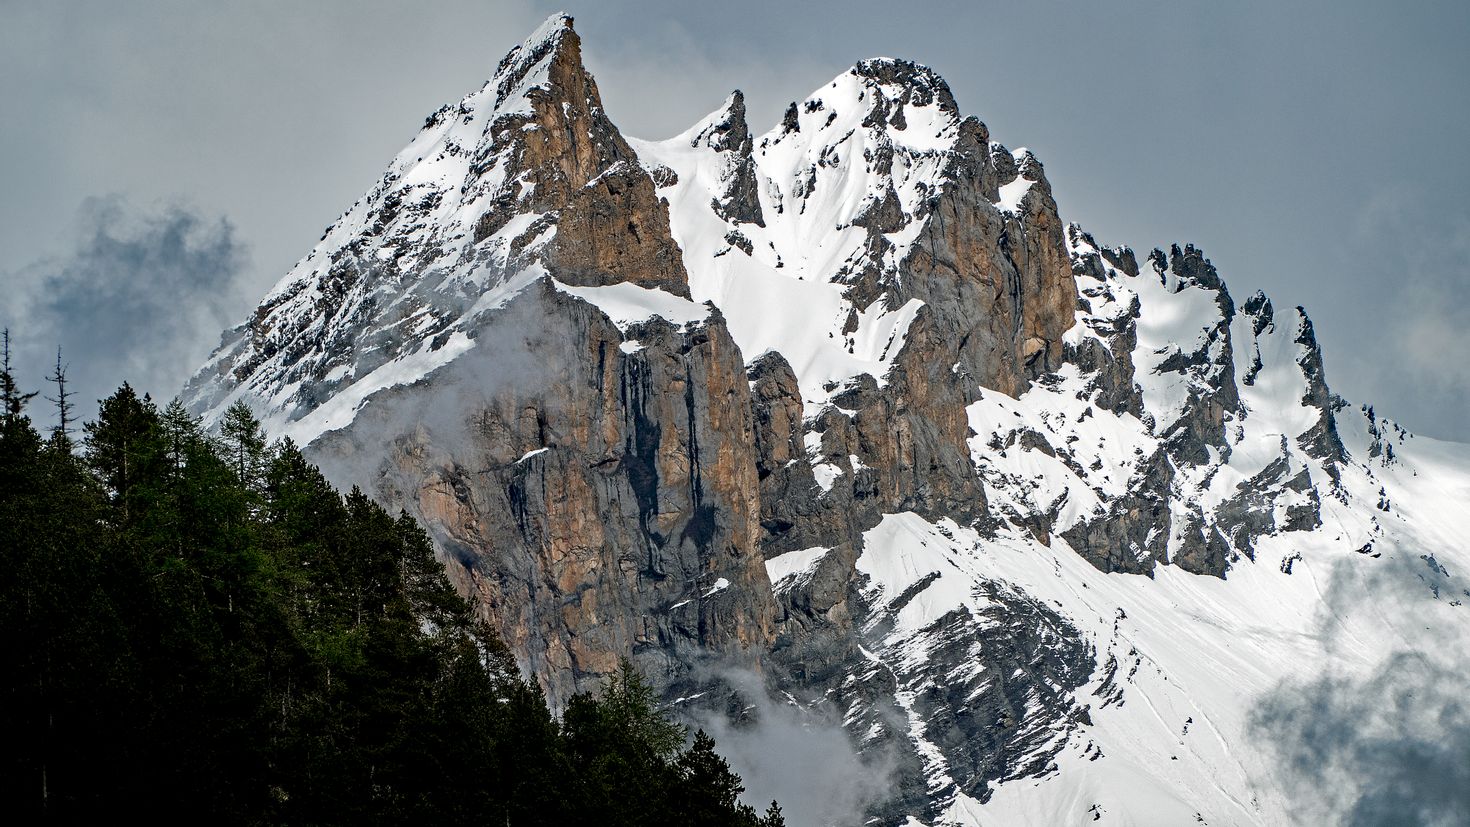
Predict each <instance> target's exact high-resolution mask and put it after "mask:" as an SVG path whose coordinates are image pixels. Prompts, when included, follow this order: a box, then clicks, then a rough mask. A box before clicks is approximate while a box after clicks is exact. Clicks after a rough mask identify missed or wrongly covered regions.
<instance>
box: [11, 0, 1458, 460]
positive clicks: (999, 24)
mask: <svg viewBox="0 0 1470 827" xmlns="http://www.w3.org/2000/svg"><path fill="white" fill-rule="evenodd" d="M560 7H561V6H560V5H549V4H542V3H536V2H529V0H526V1H524V2H519V1H518V2H489V0H476V1H475V2H471V1H470V0H454V2H423V3H407V2H348V1H347V0H341V2H323V1H322V0H317V2H310V3H297V2H284V0H282V1H281V2H230V3H207V4H206V3H198V2H165V1H164V0H157V1H156V2H143V1H142V0H136V1H135V2H127V3H118V2H60V1H59V0H57V1H50V2H27V1H26V0H0V164H3V178H0V324H6V325H9V326H10V327H11V328H12V329H14V330H15V332H16V333H17V334H18V335H20V336H21V337H22V338H23V339H24V347H23V348H22V349H21V354H20V355H21V356H22V358H23V359H24V360H25V363H24V370H23V371H22V378H23V379H24V380H25V381H26V382H27V383H28V384H30V385H32V386H34V385H37V384H39V382H40V379H41V376H42V374H43V373H44V372H45V370H46V369H47V368H48V367H49V365H46V364H42V362H46V361H48V360H54V358H55V357H54V347H55V345H56V344H58V343H59V344H61V345H62V346H63V347H64V348H65V353H66V357H67V361H68V362H70V363H71V365H72V368H71V371H72V375H73V377H74V379H75V380H76V381H77V383H78V384H79V386H80V387H78V390H79V392H81V393H82V394H83V395H84V396H88V397H95V396H96V395H97V394H100V393H104V392H105V391H106V390H108V388H107V387H106V383H107V382H108V381H109V380H110V379H111V378H113V377H119V376H126V377H132V378H133V379H134V380H135V384H138V385H140V386H142V387H144V388H146V389H148V390H151V391H153V392H154V393H155V394H158V395H161V396H165V397H167V396H171V395H172V394H173V393H174V392H175V391H176V390H177V385H178V383H179V382H181V380H182V379H183V378H184V377H185V376H186V375H187V374H188V373H190V372H191V369H192V368H193V366H195V365H197V364H198V363H199V362H200V361H201V360H202V359H203V357H204V356H205V355H207V353H208V351H209V350H210V349H211V348H212V347H213V345H214V344H215V343H216V342H217V340H218V332H219V330H220V329H221V328H222V327H223V326H225V325H226V324H231V325H233V324H235V323H237V322H239V321H241V320H242V319H244V318H245V316H246V315H247V314H248V313H249V312H250V310H251V309H252V308H253V306H254V304H255V301H256V300H257V299H258V298H259V297H260V295H261V294H262V293H263V292H264V291H265V290H266V289H267V288H268V287H269V286H270V285H271V284H272V283H273V282H274V281H275V280H276V279H278V278H279V277H280V276H281V275H282V274H284V273H285V271H286V270H287V269H288V268H289V266H290V265H291V264H292V262H294V261H295V259H297V258H298V257H300V256H301V255H304V254H305V253H306V252H307V251H308V250H309V249H310V247H311V245H312V244H314V243H315V241H316V239H317V238H318V236H319V235H320V234H321V230H322V228H323V227H325V226H326V225H327V224H328V223H330V222H331V221H333V220H334V219H335V218H336V217H337V215H338V214H340V213H341V212H342V211H343V210H344V209H345V208H346V207H347V206H348V205H350V204H351V203H352V201H353V200H355V199H356V198H357V197H358V196H359V195H360V194H361V193H362V192H363V191H365V190H366V189H367V188H368V187H369V185H371V184H372V183H373V182H374V181H376V179H377V178H378V176H379V175H381V173H382V171H383V169H384V168H385V167H386V165H387V163H388V161H389V160H390V159H391V158H392V157H393V155H394V154H395V153H396V152H397V151H398V150H399V149H400V148H401V147H402V146H403V145H404V144H406V143H407V141H408V140H409V139H410V138H411V137H412V136H413V135H414V134H415V132H416V131H417V130H418V128H419V127H420V125H421V124H422V123H423V119H424V117H425V116H426V115H427V114H428V113H429V112H431V111H433V110H434V109H436V108H437V107H438V106H439V105H440V104H442V103H445V102H449V101H453V100H457V99H458V98H459V97H461V96H462V95H463V94H465V93H466V92H468V91H470V90H472V89H475V88H477V87H478V86H479V85H480V84H481V83H482V82H483V81H484V80H485V79H486V78H487V77H488V76H489V75H490V74H491V73H492V72H493V70H494V67H495V64H496V63H497V62H498V61H499V59H500V58H501V56H502V55H503V54H504V53H505V51H506V50H507V49H509V48H510V47H511V46H512V45H514V44H515V43H517V42H519V41H520V40H521V39H522V38H523V37H524V36H525V35H526V34H527V33H528V32H529V31H530V30H531V29H532V28H533V27H534V26H535V25H536V24H537V23H538V22H539V21H540V20H541V19H542V18H544V17H545V16H546V15H547V14H549V13H551V12H553V11H556V10H557V9H558V8H560ZM567 10H568V11H569V12H571V13H572V14H574V15H575V16H576V18H577V24H576V25H577V29H578V31H579V32H580V33H581V35H582V38H583V43H584V51H585V56H586V59H587V62H588V65H589V67H590V68H591V69H592V71H593V72H594V73H595V74H596V76H597V78H598V81H599V84H600V86H601V88H602V92H603V97H604V102H605V103H606V105H607V109H608V112H609V113H610V115H611V116H612V118H613V120H614V121H615V122H616V123H617V124H618V125H619V126H620V127H622V128H623V129H624V131H626V132H627V133H629V134H632V135H637V136H640V137H651V138H657V137H664V136H667V135H669V134H673V133H675V132H677V131H680V130H682V129H683V128H684V127H685V126H687V125H689V124H690V123H691V122H693V121H694V120H695V119H696V118H698V117H700V116H701V115H703V114H705V113H706V112H708V111H709V110H712V109H714V108H715V107H716V106H717V105H718V104H719V103H720V102H721V101H722V99H723V98H724V96H725V95H726V94H727V93H728V92H729V91H730V90H731V89H734V88H737V87H738V88H740V89H742V90H744V91H745V93H746V97H747V101H748V104H749V106H750V111H751V120H752V128H753V129H756V130H757V131H764V129H765V128H767V127H769V126H770V125H772V124H774V123H775V121H776V119H777V118H778V117H779V115H780V112H781V110H782V109H783V108H784V106H785V104H786V103H787V102H788V101H790V100H793V99H799V98H802V97H804V96H805V95H806V93H808V92H809V91H811V90H812V89H814V88H816V87H818V86H820V85H822V84H823V83H825V82H826V81H827V80H829V79H830V78H831V77H832V76H834V75H836V74H838V73H839V72H842V71H843V70H845V69H846V68H847V67H848V66H850V65H851V64H852V63H854V62H855V61H857V60H858V59H861V58H864V57H870V56H874V55H892V56H898V57H906V58H911V59H914V60H917V61H919V62H922V63H927V64H929V65H931V66H933V67H934V68H935V69H937V70H938V71H939V72H940V73H941V74H942V75H943V76H944V77H945V78H946V79H947V80H948V81H949V83H950V85H951V87H952V88H953V89H954V93H955V97H956V98H957V99H958V101H959V103H960V105H961V107H962V108H963V109H964V111H965V112H967V113H973V114H975V115H978V116H979V117H980V118H981V119H982V120H984V121H985V122H986V123H987V124H989V126H990V128H991V132H992V135H993V136H994V138H995V139H996V140H999V141H1002V142H1003V143H1005V144H1007V145H1008V146H1011V147H1017V146H1027V147H1030V148H1032V149H1033V150H1034V151H1035V152H1036V153H1037V154H1038V156H1039V157H1040V158H1041V159H1042V161H1043V162H1044V163H1045V164H1046V168H1047V173H1048V177H1049V178H1050V179H1051V181H1052V183H1053V186H1054V188H1055V191H1056V194H1057V200H1058V202H1059V203H1060V205H1061V210H1062V216H1063V218H1064V219H1066V220H1069V221H1077V222H1080V223H1081V224H1082V225H1083V226H1084V227H1086V228H1087V229H1089V230H1091V231H1092V232H1093V233H1094V234H1095V235H1097V237H1098V238H1099V240H1100V241H1103V242H1105V243H1124V244H1129V245H1132V246H1134V247H1135V248H1138V249H1140V250H1141V251H1146V250H1147V249H1149V248H1151V247H1154V246H1166V245H1167V244H1169V243H1170V242H1173V241H1180V242H1183V241H1192V242H1195V243H1197V244H1199V245H1201V246H1202V247H1203V248H1204V249H1205V251H1206V253H1207V254H1208V255H1209V256H1210V257H1211V259H1212V260H1213V261H1214V262H1215V264H1216V265H1217V266H1218V267H1219V269H1220V271H1221V273H1222V274H1223V275H1224V276H1225V278H1226V279H1227V281H1228V282H1229V284H1230V288H1231V292H1232V293H1233V294H1234V295H1235V297H1236V300H1237V302H1239V301H1241V300H1243V299H1244V298H1245V297H1246V296H1248V295H1249V294H1250V293H1251V292H1252V291H1253V290H1255V289H1257V288H1262V289H1264V290H1266V291H1267V293H1269V294H1270V295H1271V297H1272V298H1273V300H1274V301H1275V303H1276V305H1277V306H1278V307H1283V308H1284V307H1289V306H1291V305H1296V304H1303V305H1306V307H1307V309H1308V311H1309V312H1310V314H1311V316H1312V318H1313V320H1314V322H1315V324H1316V329H1317V334H1318V337H1319V339H1320V340H1321V341H1322V343H1323V345H1324V347H1325V349H1326V359H1327V374H1328V381H1329V383H1330V384H1331V386H1332V388H1333V389H1334V390H1335V391H1337V392H1338V393H1340V394H1342V395H1344V396H1346V397H1348V398H1349V399H1351V400H1353V401H1354V402H1363V401H1366V402H1371V403H1374V404H1375V405H1376V406H1377V409H1378V411H1379V412H1380V413H1381V414H1386V415H1389V416H1393V417H1396V418H1398V419H1399V420H1401V421H1402V422H1403V423H1404V424H1405V425H1407V426H1408V427H1410V428H1411V429H1413V430H1416V431H1418V432H1420V433H1424V434H1427V435H1433V436H1441V437H1449V438H1456V439H1461V440H1470V416H1466V414H1467V413H1470V344H1467V341H1470V340H1467V334H1466V330H1467V327H1470V202H1467V195H1470V160H1467V153H1470V91H1467V80H1470V48H1467V47H1466V42H1467V38H1470V4H1466V3H1454V2H1445V3H1438V4H1431V3H1393V4H1391V3H1382V4H1376V5H1369V4H1366V3H1356V2H1332V3H1326V2H1324V3H1305V2H1302V3H1280V2H1260V3H1254V2H1230V3H1218V2H1213V3H1188V2H1168V3H1165V2H1085V3H1084V2H1076V3H1061V2H1046V0H1029V2H1020V1H1019V0H1011V2H1006V3H991V2H965V3H907V4H905V3H898V2H887V3H877V2H846V3H833V4H817V3H804V2H792V0H783V2H729V3H719V4H704V3H695V2H672V1H671V2H657V0H649V2H626V3H617V2H597V3H586V4H584V5H582V6H580V7H579V6H577V5H575V4H573V5H570V6H567ZM120 314H121V316H120ZM48 352H49V353H50V355H49V356H48V355H47V354H48Z"/></svg>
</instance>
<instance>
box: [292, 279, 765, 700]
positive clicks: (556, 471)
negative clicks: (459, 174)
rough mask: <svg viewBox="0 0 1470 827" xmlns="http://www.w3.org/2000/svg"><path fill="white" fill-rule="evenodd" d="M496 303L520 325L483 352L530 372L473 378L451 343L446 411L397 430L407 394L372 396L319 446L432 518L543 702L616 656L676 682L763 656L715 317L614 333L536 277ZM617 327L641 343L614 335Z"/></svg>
mask: <svg viewBox="0 0 1470 827" xmlns="http://www.w3.org/2000/svg"><path fill="white" fill-rule="evenodd" d="M506 312H507V313H508V314H511V315H512V316H513V317H514V318H515V320H516V321H517V322H519V323H520V325H524V328H523V330H524V332H523V334H522V335H521V336H518V337H516V338H515V339H506V340H502V341H499V342H497V344H499V347H497V348H496V350H495V351H494V352H493V353H486V354H484V355H483V357H482V358H483V359H486V360H497V361H504V362H515V363H519V364H534V365H537V366H539V367H540V368H541V369H542V370H544V371H545V375H544V377H543V379H544V381H540V382H535V383H531V382H495V383H494V384H491V385H489V386H488V387H487V386H486V385H485V384H484V382H485V381H486V380H485V377H490V376H494V375H495V368H496V365H494V364H485V363H484V362H483V361H481V360H480V359H467V360H462V361H460V362H456V363H454V364H452V365H451V366H450V367H449V368H448V369H447V370H446V371H445V372H443V373H441V374H436V376H435V380H434V382H435V385H436V387H437V394H438V396H439V398H440V399H441V400H446V399H447V400H453V401H454V403H455V405H456V407H457V408H458V410H456V411H455V412H454V413H455V415H454V417H448V418H445V420H442V421H440V422H436V423H434V424H432V425H428V426H425V425H418V426H415V427H410V428H407V429H406V430H403V429H404V424H403V423H402V414H401V411H402V406H403V405H404V404H405V400H404V399H403V397H405V396H411V395H412V393H413V392H412V391H408V392H405V393H400V394H394V395H390V396H389V397H387V398H382V399H375V400H374V402H373V403H371V404H370V405H369V406H368V407H367V408H365V409H364V410H363V411H361V412H359V416H358V420H357V421H356V422H355V423H354V426H353V427H352V428H351V429H348V430H346V431H342V432H338V433H335V434H332V435H329V436H328V437H326V438H324V439H323V440H321V441H319V442H318V443H317V444H316V445H315V446H314V447H313V451H314V455H315V456H317V457H318V458H320V459H321V460H323V461H324V462H325V463H326V464H327V465H328V466H329V467H335V468H342V467H349V466H352V465H353V460H354V458H358V459H360V460H362V462H363V463H364V465H363V466H361V467H360V468H359V469H358V470H354V471H350V472H348V473H349V474H350V475H351V476H354V477H359V478H360V477H361V475H362V474H364V473H367V474H369V475H371V476H372V477H374V478H375V479H374V489H375V491H376V492H377V494H378V496H380V497H381V498H383V499H385V500H386V501H388V502H389V503H390V504H392V505H394V506H396V507H405V508H408V509H409V510H410V511H412V512H414V513H416V514H418V515H420V516H421V517H422V518H423V519H424V520H425V521H426V522H427V524H428V525H429V526H430V528H431V530H432V532H433V534H434V535H435V537H436V539H437V540H438V542H439V544H440V545H441V547H442V548H443V549H444V550H445V552H446V556H447V557H448V558H449V561H450V564H449V570H450V573H451V575H452V577H453V579H454V580H455V582H456V583H457V584H458V585H459V586H460V588H461V589H462V590H463V591H465V592H466V593H468V594H470V595H472V596H473V597H474V599H475V603H476V605H477V607H478V608H479V609H480V611H481V612H482V614H483V615H484V616H485V617H487V618H488V619H489V620H491V621H492V622H493V623H494V625H495V626H496V628H497V629H498V630H499V631H500V633H501V634H502V635H503V636H504V637H505V639H506V641H507V642H508V643H509V644H510V645H511V646H512V648H513V649H514V650H515V651H516V652H517V654H518V655H519V656H520V657H521V658H522V659H523V661H524V663H525V664H526V666H527V667H528V668H529V669H530V670H531V671H532V672H533V673H534V674H536V675H537V676H539V677H540V678H541V681H542V683H543V686H544V687H545V688H546V690H547V693H548V696H549V697H550V698H551V699H552V701H553V703H557V704H559V703H561V702H564V701H565V700H566V698H567V697H569V696H570V695H571V694H572V693H574V692H578V691H589V690H593V689H596V688H597V687H598V686H599V685H600V682H601V680H602V679H603V678H604V677H605V676H607V675H608V674H610V673H611V672H613V671H614V670H615V669H616V668H617V666H618V661H619V659H620V658H622V657H631V658H632V659H633V661H634V663H635V664H636V665H637V666H638V667H639V668H640V669H641V670H642V671H643V672H644V673H645V674H646V675H648V676H649V677H650V678H651V679H652V680H654V681H655V683H656V684H657V685H658V686H660V687H667V688H669V689H670V690H671V691H672V690H675V689H681V690H687V689H689V688H690V686H691V682H692V681H695V680H697V679H698V678H697V676H694V675H693V674H692V670H694V669H695V668H696V667H698V666H699V665H700V664H705V663H717V664H720V665H722V666H726V665H735V666H743V667H744V668H746V669H753V670H757V671H758V670H759V669H760V654H761V653H762V652H764V651H765V650H766V648H767V647H768V645H769V644H770V641H771V638H772V614H773V612H774V610H775V605H774V602H773V600H772V598H771V589H770V585H769V581H768V580H767V579H766V573H765V568H764V565H763V558H762V556H761V554H760V549H759V543H758V541H759V533H760V532H759V524H758V518H759V500H758V486H757V482H756V479H757V470H756V451H755V450H754V427H753V422H752V415H751V407H750V405H749V404H748V402H747V399H748V393H749V391H748V388H747V384H746V379H745V367H744V364H743V362H742V360H741V357H740V352H739V350H738V349H737V348H736V347H735V346H734V344H733V342H731V341H730V338H729V334H728V332H726V330H725V328H724V324H723V322H722V320H721V319H720V317H719V315H718V314H717V313H715V314H713V315H711V317H710V318H709V319H707V320H706V321H704V322H702V323H697V324H693V325H690V326H689V327H687V328H685V329H682V330H681V329H679V328H676V327H675V326H674V325H672V324H670V323H668V322H666V321H664V320H662V319H659V318H657V317H654V318H652V319H650V320H649V321H648V322H647V323H644V324H642V325H638V326H635V327H632V328H630V329H629V330H628V331H627V332H626V333H624V332H622V331H620V330H619V329H618V328H617V327H616V326H615V325H613V324H612V323H611V322H609V321H608V320H607V318H606V317H605V316H603V314H602V313H600V312H599V311H598V310H597V309H596V308H594V307H592V306H591V305H589V304H587V303H585V302H582V301H579V300H577V299H573V298H570V297H568V296H567V295H565V294H563V293H560V292H558V291H556V290H554V289H551V288H549V287H542V288H536V289H533V290H532V291H530V292H528V293H525V294H522V295H521V296H520V297H518V298H517V299H516V300H515V301H514V303H513V305H512V306H511V307H509V308H507V310H506ZM520 325H518V326H520ZM625 335H626V336H629V337H634V336H636V340H637V342H638V343H639V345H640V347H639V348H638V349H636V350H632V349H631V348H629V349H627V350H632V352H627V350H625V349H622V348H620V345H622V344H623V343H624V342H625V341H627V339H625V338H624V336H625ZM475 355H476V356H478V355H479V354H475ZM492 381H493V380H492ZM385 438H386V439H387V440H388V442H387V444H386V446H385V445H384V443H383V442H380V441H379V440H381V439H385ZM385 447H386V454H387V457H388V459H387V462H386V463H383V464H381V465H374V462H373V460H374V458H375V457H380V456H381V455H382V454H383V453H384V448H385ZM365 469H370V470H365Z"/></svg>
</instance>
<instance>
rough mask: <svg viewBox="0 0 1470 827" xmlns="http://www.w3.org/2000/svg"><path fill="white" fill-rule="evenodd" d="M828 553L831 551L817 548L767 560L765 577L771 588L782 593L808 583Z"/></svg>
mask: <svg viewBox="0 0 1470 827" xmlns="http://www.w3.org/2000/svg"><path fill="white" fill-rule="evenodd" d="M830 551H832V549H830V548H823V547H821V546H818V547H814V548H804V549H799V550H797V551H788V552H786V553H785V554H779V555H777V556H775V557H771V558H769V559H767V560H766V575H767V576H768V577H770V579H771V588H773V589H775V590H776V591H777V592H782V591H786V590H788V589H790V588H792V587H794V586H799V585H802V584H804V583H806V582H808V581H809V580H810V579H811V577H812V575H813V574H815V573H816V570H817V565H818V564H820V563H821V562H822V559H823V558H824V557H826V556H827V554H828V553H829V552H830Z"/></svg>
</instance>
